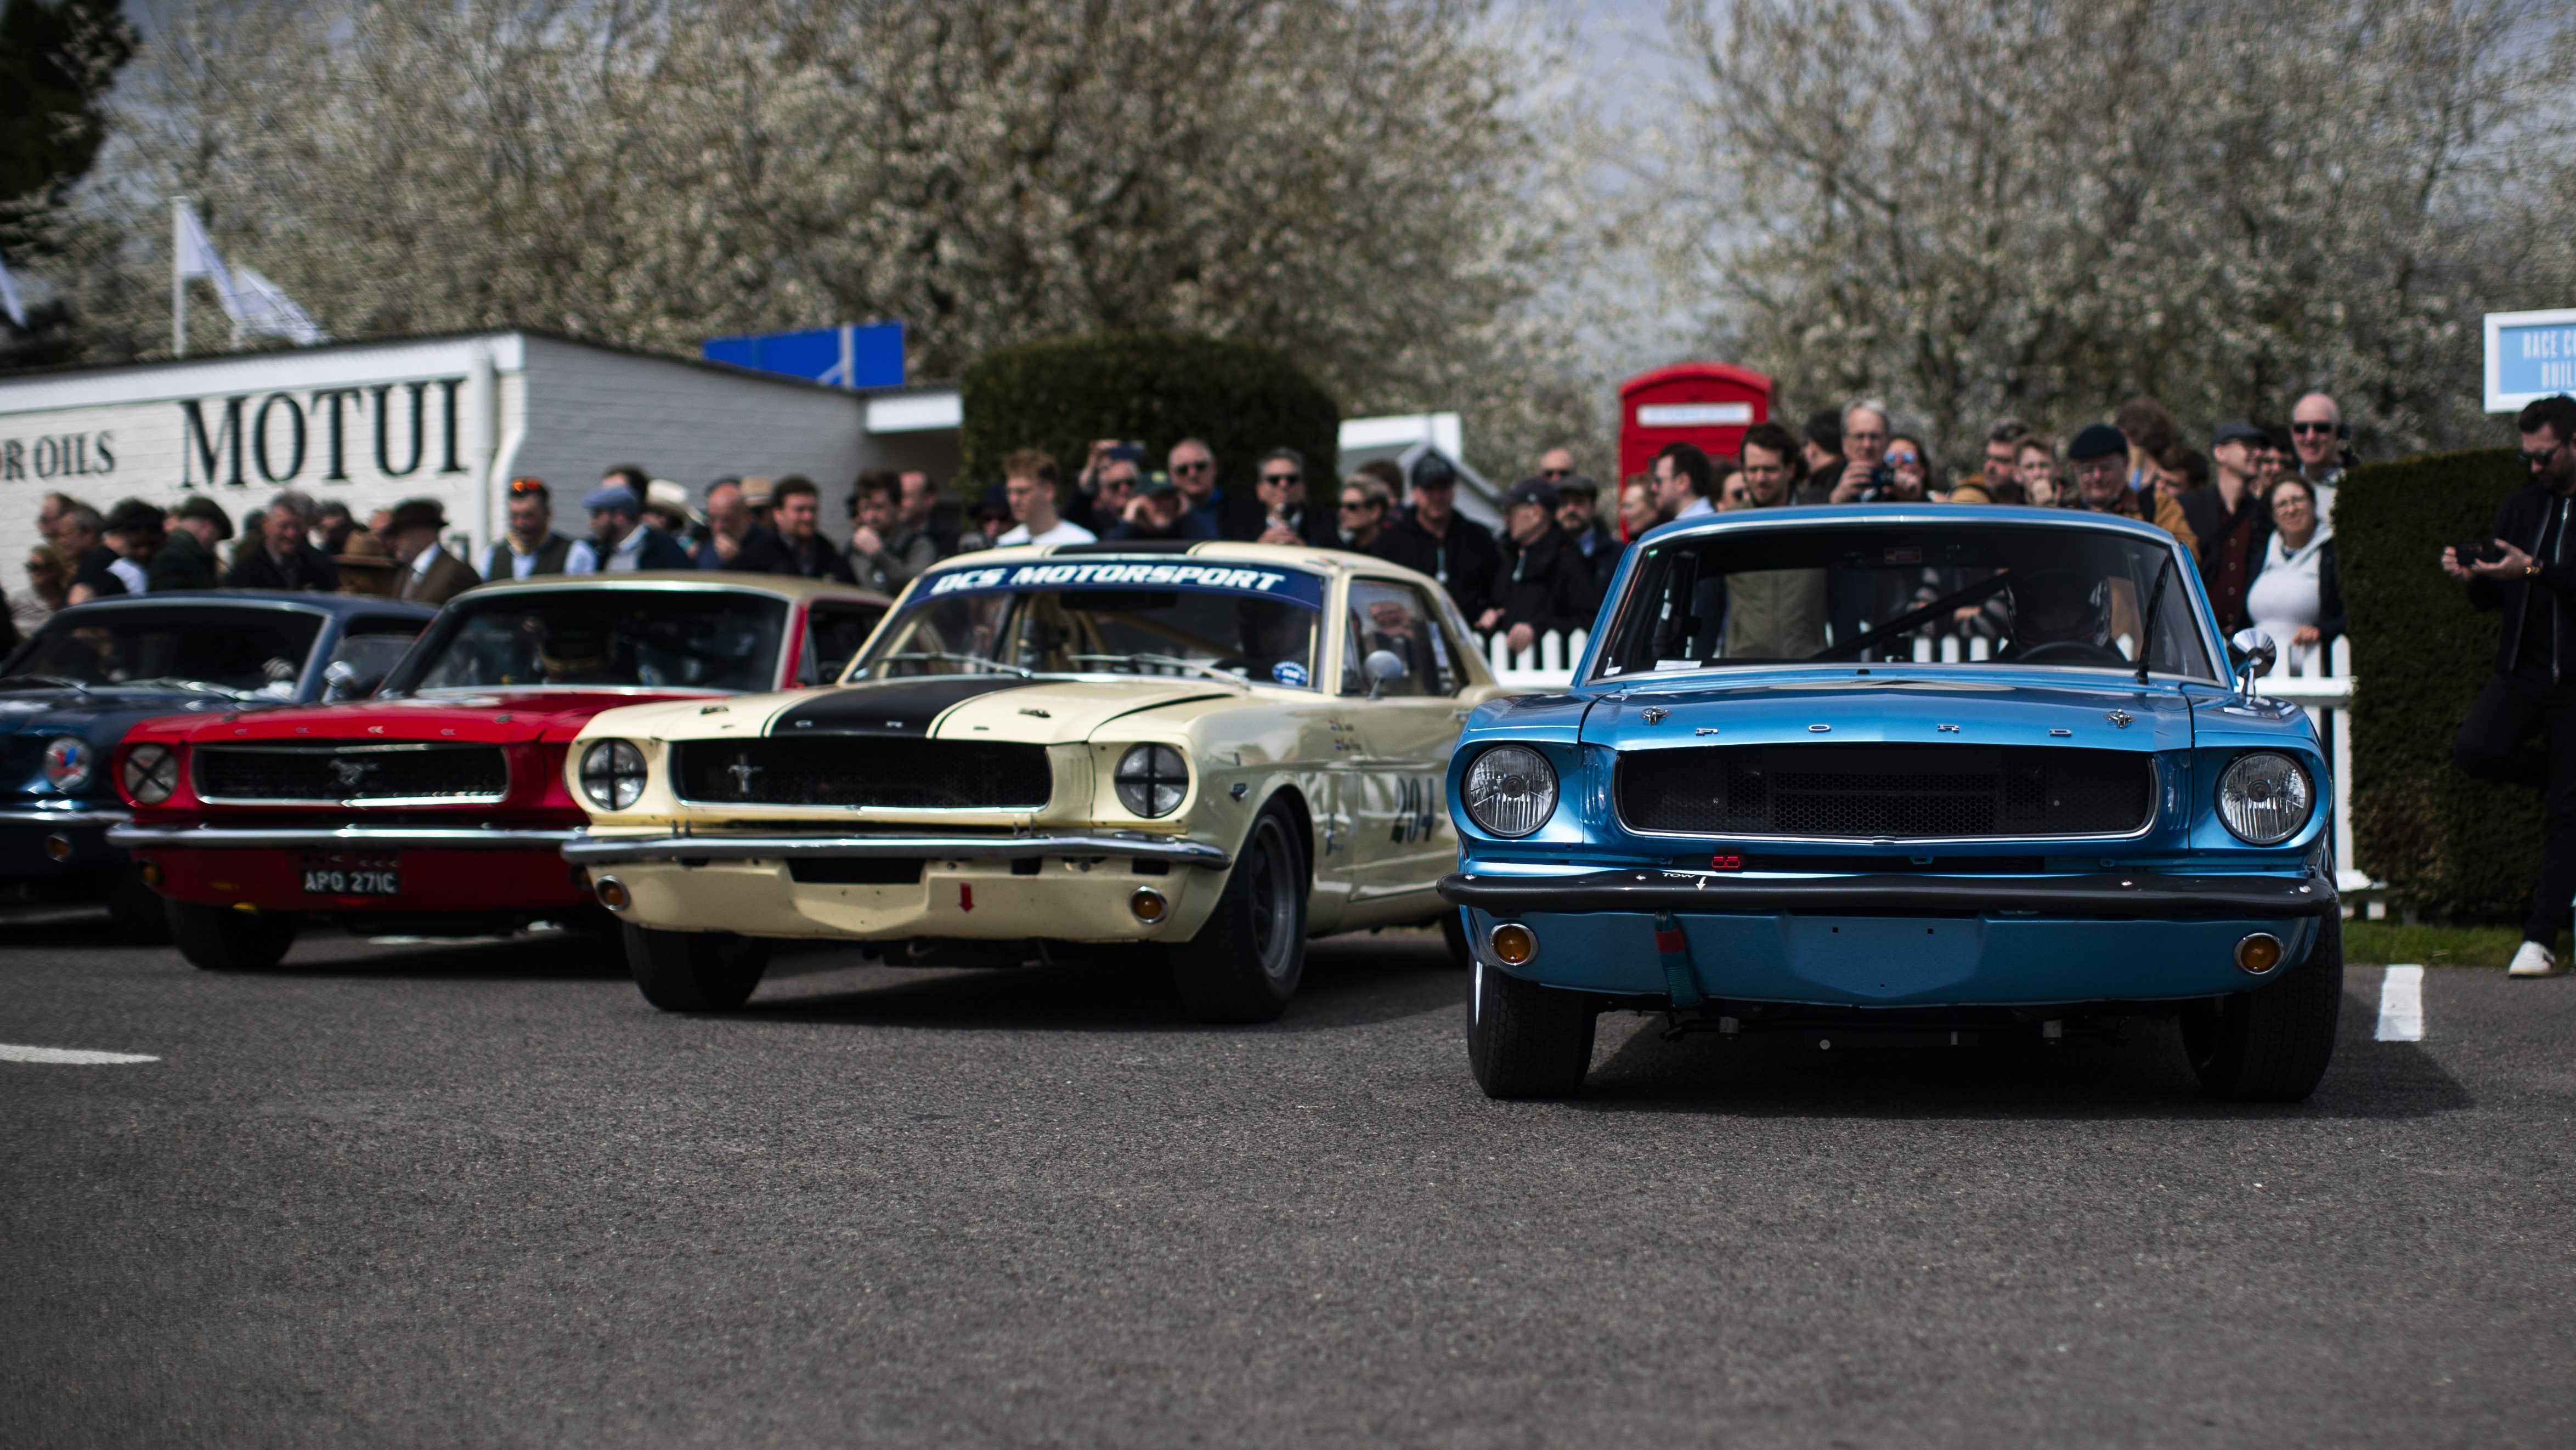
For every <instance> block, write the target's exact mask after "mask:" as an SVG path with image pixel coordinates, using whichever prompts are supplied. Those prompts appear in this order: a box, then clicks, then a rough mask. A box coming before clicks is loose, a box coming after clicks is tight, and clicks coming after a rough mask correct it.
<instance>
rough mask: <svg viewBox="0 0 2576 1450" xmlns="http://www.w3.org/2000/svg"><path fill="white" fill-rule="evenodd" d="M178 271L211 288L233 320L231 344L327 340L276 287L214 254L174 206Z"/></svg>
mask: <svg viewBox="0 0 2576 1450" xmlns="http://www.w3.org/2000/svg"><path fill="white" fill-rule="evenodd" d="M177 240H178V246H179V257H178V269H179V276H180V277H181V278H183V279H184V278H188V277H203V278H205V279H206V280H207V281H208V282H211V283H213V284H214V288H215V300H216V301H218V302H221V303H222V304H223V308H224V315H225V316H227V317H230V318H231V319H232V320H233V341H234V342H236V343H238V342H240V341H241V340H242V339H244V338H246V337H282V338H285V339H287V340H288V341H289V342H294V343H299V344H310V343H316V342H329V341H330V340H331V335H330V334H329V333H327V332H324V331H323V330H322V329H320V328H318V327H316V326H314V325H313V319H312V318H310V317H307V316H306V315H305V314H304V309H303V308H301V307H298V306H296V305H295V303H294V302H293V301H292V300H290V299H289V298H288V297H287V295H286V294H285V293H284V292H281V291H279V290H278V287H277V284H276V283H274V282H271V281H270V280H268V279H267V278H266V277H263V276H261V275H260V274H258V273H257V272H254V271H252V270H251V269H250V268H248V267H244V268H242V269H241V270H240V271H239V272H238V273H236V272H234V271H233V270H231V269H229V268H227V267H226V266H224V259H223V258H221V257H219V256H217V255H215V244H214V243H213V242H211V241H209V240H207V238H206V228H205V226H204V224H203V223H200V222H199V221H198V220H197V213H196V211H195V210H194V209H193V208H190V207H186V206H182V207H180V208H179V234H178V238H177Z"/></svg>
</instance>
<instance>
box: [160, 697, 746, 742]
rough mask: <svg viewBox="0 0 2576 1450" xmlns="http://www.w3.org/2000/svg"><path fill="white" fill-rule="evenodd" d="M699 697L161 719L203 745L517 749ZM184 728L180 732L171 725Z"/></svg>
mask: <svg viewBox="0 0 2576 1450" xmlns="http://www.w3.org/2000/svg"><path fill="white" fill-rule="evenodd" d="M697 693H700V692H694V691H680V690H672V691H650V690H566V689H551V690H492V691H488V692H486V691H477V692H474V693H472V694H466V693H457V694H439V695H426V696H420V697H416V698H410V699H400V700H353V701H351V702H349V703H347V704H345V705H308V706H305V707H302V708H300V709H286V710H259V711H244V712H241V713H239V714H230V713H228V714H224V715H219V716H215V717H213V718H205V719H193V720H186V721H181V720H174V719H168V718H165V719H162V720H159V721H155V722H154V723H155V724H156V725H159V726H161V727H162V728H160V729H156V730H153V731H151V732H150V734H151V735H152V736H154V737H156V738H159V739H164V740H168V739H179V740H186V741H189V742H191V743H196V744H207V745H211V744H216V743H219V742H223V741H232V740H294V739H298V738H304V739H313V740H366V739H381V740H456V741H471V742H474V743H476V744H484V745H511V744H517V743H519V742H521V741H529V740H570V739H571V738H572V737H573V736H574V735H576V734H578V733H580V730H581V727H582V726H583V725H584V724H586V723H588V721H589V720H590V717H591V716H593V715H596V714H598V713H599V712H600V711H602V710H613V709H616V708H617V707H618V706H620V705H646V704H653V703H656V702H658V701H663V700H679V699H688V698H691V697H692V696H693V695H695V694H697ZM173 726H176V727H178V728H176V729H173V728H170V727H173Z"/></svg>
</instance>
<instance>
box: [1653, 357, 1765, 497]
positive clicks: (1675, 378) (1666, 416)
mask: <svg viewBox="0 0 2576 1450" xmlns="http://www.w3.org/2000/svg"><path fill="white" fill-rule="evenodd" d="M1770 418H1771V379H1769V378H1768V377H1766V376H1764V375H1763V374H1761V373H1757V372H1755V371H1753V370H1752V369H1751V368H1740V367H1736V366H1734V365H1732V364H1729V363H1713V362H1691V363H1675V364H1673V365H1672V366H1671V367H1668V368H1657V369H1655V370H1654V371H1653V372H1650V373H1639V374H1638V375H1637V376H1635V377H1633V378H1630V379H1629V380H1628V381H1626V382H1624V383H1621V384H1620V385H1619V477H1620V478H1621V479H1623V480H1624V479H1626V478H1627V477H1628V476H1629V475H1631V474H1636V473H1644V472H1647V471H1648V470H1649V469H1651V468H1652V467H1653V466H1654V461H1655V455H1656V454H1658V453H1660V452H1662V451H1663V448H1664V445H1665V444H1667V443H1696V444H1698V445H1699V446H1700V448H1701V449H1702V450H1703V451H1705V452H1706V453H1707V454H1708V455H1709V456H1710V457H1711V458H1722V457H1726V456H1729V455H1731V454H1733V453H1734V452H1735V449H1736V445H1737V444H1739V443H1742V442H1743V441H1744V430H1745V429H1747V428H1750V427H1752V426H1753V425H1754V424H1756V423H1765V422H1769V421H1770Z"/></svg>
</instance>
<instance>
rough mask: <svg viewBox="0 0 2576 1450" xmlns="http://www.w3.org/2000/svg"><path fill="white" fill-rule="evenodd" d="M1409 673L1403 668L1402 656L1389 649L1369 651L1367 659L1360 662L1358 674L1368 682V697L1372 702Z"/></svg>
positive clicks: (1409, 672)
mask: <svg viewBox="0 0 2576 1450" xmlns="http://www.w3.org/2000/svg"><path fill="white" fill-rule="evenodd" d="M1411 673H1412V671H1410V670H1408V669H1406V668H1405V667H1404V656H1402V655H1400V654H1397V653H1396V652H1395V651H1393V650H1391V649H1373V650H1370V651H1369V653H1368V658H1367V659H1364V660H1362V661H1360V674H1361V675H1362V676H1363V677H1364V678H1366V679H1367V680H1368V697H1369V698H1370V699H1372V700H1374V699H1376V698H1377V697H1378V696H1379V695H1380V694H1381V693H1383V692H1384V691H1385V689H1386V687H1387V686H1389V685H1392V684H1394V683H1395V682H1396V681H1398V680H1401V679H1403V678H1404V677H1405V676H1406V675H1408V674H1411Z"/></svg>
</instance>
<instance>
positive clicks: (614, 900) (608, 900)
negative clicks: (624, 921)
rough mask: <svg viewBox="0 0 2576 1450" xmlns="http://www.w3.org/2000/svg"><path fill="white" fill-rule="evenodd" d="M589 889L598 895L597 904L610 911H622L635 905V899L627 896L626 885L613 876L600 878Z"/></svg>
mask: <svg viewBox="0 0 2576 1450" xmlns="http://www.w3.org/2000/svg"><path fill="white" fill-rule="evenodd" d="M590 889H591V890H592V891H594V892H596V893H597V894H598V896H599V904H600V905H602V906H605V907H607V908H608V909H609V910H611V911H624V910H625V909H626V908H628V907H630V906H632V905H634V904H635V898H634V897H633V896H630V895H628V894H627V891H626V883H625V882H623V881H620V880H618V879H617V878H616V877H614V876H602V877H600V878H599V880H598V882H597V883H596V884H594V885H593V886H592V887H591V888H590Z"/></svg>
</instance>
